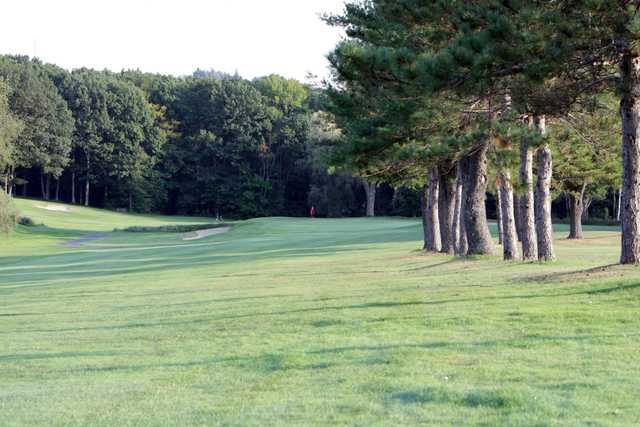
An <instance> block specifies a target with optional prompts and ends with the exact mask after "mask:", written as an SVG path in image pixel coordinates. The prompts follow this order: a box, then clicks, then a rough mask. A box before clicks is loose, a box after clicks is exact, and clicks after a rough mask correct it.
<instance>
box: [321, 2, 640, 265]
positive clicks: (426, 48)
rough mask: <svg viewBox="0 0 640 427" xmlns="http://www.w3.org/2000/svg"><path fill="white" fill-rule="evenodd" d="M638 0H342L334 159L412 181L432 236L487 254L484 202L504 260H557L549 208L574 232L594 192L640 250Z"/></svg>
mask: <svg viewBox="0 0 640 427" xmlns="http://www.w3.org/2000/svg"><path fill="white" fill-rule="evenodd" d="M636 3H637V2H618V1H603V2H565V1H559V2H523V1H510V2H502V1H492V0H487V1H479V2H472V3H470V2H440V1H439V2H431V3H429V4H428V5H427V4H425V3H424V2H421V1H417V0H358V1H351V2H348V3H347V5H346V7H345V10H344V12H343V13H342V14H340V15H335V16H327V17H325V20H326V22H327V23H328V24H329V25H334V26H339V27H342V28H343V29H344V30H345V32H346V34H347V38H346V39H345V40H343V41H342V42H340V43H339V44H338V46H337V47H336V49H335V50H334V52H333V53H332V54H331V55H330V58H329V59H330V62H331V65H332V70H333V77H334V78H333V81H332V82H331V83H330V84H328V85H327V93H328V97H329V99H330V101H331V102H330V103H329V104H328V108H329V110H330V111H331V112H332V113H333V114H334V116H335V120H336V123H337V124H338V126H339V128H340V129H341V130H342V136H341V138H340V139H339V140H338V141H336V144H335V150H334V152H333V155H332V159H331V161H332V163H333V164H334V165H335V167H337V168H342V169H344V170H348V171H351V172H352V173H354V174H356V175H359V176H363V177H366V179H367V181H369V182H392V183H394V184H395V185H398V184H409V183H410V184H412V185H422V186H423V196H422V213H423V224H424V248H425V250H427V251H436V252H445V253H451V254H453V253H456V254H459V255H463V256H465V255H482V254H491V253H493V252H494V250H495V248H494V243H493V239H492V238H491V235H490V233H489V229H488V222H487V217H488V216H493V215H495V216H494V217H495V218H497V224H498V229H499V233H500V243H501V244H502V252H503V255H504V258H505V260H513V259H524V260H540V261H547V260H553V259H555V256H556V255H555V250H554V244H553V230H552V217H553V216H559V215H561V216H565V215H568V217H569V220H570V223H571V232H570V234H569V236H568V237H569V238H573V239H576V238H581V237H582V227H581V225H582V221H583V219H584V218H585V217H587V216H588V215H589V211H590V208H592V209H591V210H592V211H593V208H594V207H595V206H598V209H599V210H600V214H601V217H603V218H604V219H611V218H612V217H617V218H620V219H621V222H622V241H623V245H622V248H623V249H622V257H621V261H622V262H623V263H638V262H640V243H639V242H640V225H639V224H640V217H639V216H638V212H640V209H639V208H638V200H640V184H639V182H640V176H638V175H640V160H638V159H639V157H638V152H640V149H639V148H638V146H637V145H638V144H639V142H638V141H640V139H639V138H640V135H638V132H639V129H640V128H639V127H638V126H637V123H638V121H640V116H639V114H640V113H639V111H640V110H639V109H638V108H637V103H638V102H639V101H640V100H639V99H638V96H639V95H638V93H639V92H638V88H640V83H639V82H640V77H639V76H640V71H639V69H638V65H637V64H638V63H640V60H639V55H640V54H638V53H637V48H636V47H637V46H636V45H637V41H638V40H640V37H639V36H638V34H637V28H638V26H637V24H638V19H640V18H638V14H637V5H636ZM620 112H621V113H622V114H620ZM621 119H622V121H621ZM621 129H622V135H623V141H622V145H621V144H620V133H621ZM623 171H624V174H623V173H622V172H623ZM488 195H489V197H487V196H488ZM554 199H556V202H555V203H554V202H553V201H554ZM594 200H598V202H597V203H596V204H592V202H593V201H594ZM488 202H490V203H488ZM494 209H495V210H494ZM489 210H491V211H492V212H489ZM554 214H555V215H554Z"/></svg>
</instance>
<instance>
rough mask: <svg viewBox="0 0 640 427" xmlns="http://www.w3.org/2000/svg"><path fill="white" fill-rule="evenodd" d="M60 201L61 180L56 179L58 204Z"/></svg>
mask: <svg viewBox="0 0 640 427" xmlns="http://www.w3.org/2000/svg"><path fill="white" fill-rule="evenodd" d="M59 200H60V178H58V179H56V202H57V201H59Z"/></svg>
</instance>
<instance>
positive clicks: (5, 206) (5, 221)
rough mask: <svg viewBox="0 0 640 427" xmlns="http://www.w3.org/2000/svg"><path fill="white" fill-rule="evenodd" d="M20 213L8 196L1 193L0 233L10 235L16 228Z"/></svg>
mask: <svg viewBox="0 0 640 427" xmlns="http://www.w3.org/2000/svg"><path fill="white" fill-rule="evenodd" d="M17 220H18V213H17V211H16V208H15V206H14V205H13V201H12V200H11V197H9V195H8V194H6V193H5V192H4V191H0V231H1V232H2V233H4V234H9V233H10V232H11V231H12V230H13V228H14V227H15V226H16V222H17Z"/></svg>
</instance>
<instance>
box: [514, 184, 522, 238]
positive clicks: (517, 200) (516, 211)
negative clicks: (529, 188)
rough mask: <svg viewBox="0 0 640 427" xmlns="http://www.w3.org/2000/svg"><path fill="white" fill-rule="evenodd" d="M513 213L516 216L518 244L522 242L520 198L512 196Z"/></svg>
mask: <svg viewBox="0 0 640 427" xmlns="http://www.w3.org/2000/svg"><path fill="white" fill-rule="evenodd" d="M513 213H514V215H515V216H516V234H517V235H518V242H522V209H520V196H518V195H516V194H515V193H514V195H513Z"/></svg>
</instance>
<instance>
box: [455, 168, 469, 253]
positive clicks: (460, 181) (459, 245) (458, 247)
mask: <svg viewBox="0 0 640 427" xmlns="http://www.w3.org/2000/svg"><path fill="white" fill-rule="evenodd" d="M455 182H456V193H455V206H454V213H453V221H454V227H453V244H454V250H455V253H456V255H458V256H465V255H466V254H467V236H466V233H465V230H464V221H463V216H462V211H463V210H464V207H463V198H462V188H463V185H464V177H463V175H462V166H461V165H460V163H458V164H457V166H456V181H455Z"/></svg>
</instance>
